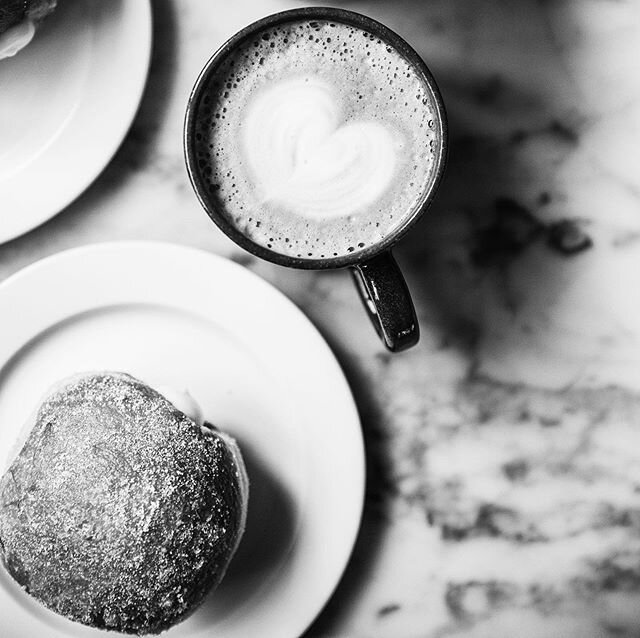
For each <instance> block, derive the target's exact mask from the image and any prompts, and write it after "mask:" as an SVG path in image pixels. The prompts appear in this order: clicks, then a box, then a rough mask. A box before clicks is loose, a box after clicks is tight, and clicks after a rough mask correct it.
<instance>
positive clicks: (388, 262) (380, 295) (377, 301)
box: [351, 250, 420, 352]
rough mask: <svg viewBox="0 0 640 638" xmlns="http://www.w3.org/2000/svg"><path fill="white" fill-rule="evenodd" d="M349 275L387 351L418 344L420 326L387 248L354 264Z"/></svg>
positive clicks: (400, 276)
mask: <svg viewBox="0 0 640 638" xmlns="http://www.w3.org/2000/svg"><path fill="white" fill-rule="evenodd" d="M351 272H352V274H353V278H354V280H355V282H356V286H357V288H358V292H359V293H360V297H361V298H362V302H363V303H364V307H365V309H366V311H367V314H368V315H369V318H370V319H371V322H372V323H373V326H374V328H375V329H376V332H377V333H378V335H379V336H380V338H381V339H382V341H383V342H384V345H385V346H386V347H387V348H388V349H389V350H390V351H391V352H400V351H401V350H406V349H407V348H410V347H411V346H414V345H415V344H416V343H418V339H419V338H420V327H419V326H418V318H417V317H416V311H415V309H414V307H413V302H412V301H411V295H410V294H409V289H408V288H407V284H406V282H405V280H404V277H403V276H402V273H401V272H400V268H399V267H398V264H397V263H396V260H395V259H394V257H393V255H392V254H391V251H390V250H388V251H386V252H384V253H381V254H380V255H376V256H375V257H373V258H371V259H369V260H367V261H364V262H362V263H361V264H356V265H355V266H353V267H352V271H351Z"/></svg>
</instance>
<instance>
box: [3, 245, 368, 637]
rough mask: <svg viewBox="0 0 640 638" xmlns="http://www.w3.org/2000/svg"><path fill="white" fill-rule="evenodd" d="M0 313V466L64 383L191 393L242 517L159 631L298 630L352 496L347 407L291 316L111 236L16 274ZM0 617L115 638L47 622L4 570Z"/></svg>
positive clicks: (258, 283)
mask: <svg viewBox="0 0 640 638" xmlns="http://www.w3.org/2000/svg"><path fill="white" fill-rule="evenodd" d="M0 316H1V317H2V321H3V326H2V332H1V333H0V466H2V467H4V466H5V465H6V463H7V461H8V456H9V451H10V449H11V447H12V446H13V444H14V441H15V439H16V437H17V436H18V433H19V431H20V429H21V427H22V425H23V423H24V422H25V421H26V419H27V418H28V416H29V414H30V413H31V412H32V410H33V409H34V408H35V407H36V406H37V404H38V402H39V400H40V399H41V397H42V395H43V393H45V392H46V390H47V389H48V388H49V387H50V386H51V385H52V384H53V383H55V382H56V381H57V380H59V379H61V378H63V377H66V376H68V375H71V374H74V373H77V372H81V371H88V370H122V371H126V372H129V373H131V374H133V375H135V376H137V377H139V378H141V379H143V380H144V381H146V382H148V383H149V384H151V385H156V386H157V385H160V384H164V385H169V386H173V387H175V388H178V389H179V388H186V389H188V390H189V391H190V392H191V394H193V396H194V397H195V398H196V399H197V400H198V402H199V403H200V404H201V405H202V407H203V410H204V415H205V418H206V419H207V420H210V421H211V422H212V423H214V424H216V425H218V426H220V427H221V428H223V429H226V430H227V431H229V432H230V433H231V434H232V435H233V436H235V437H236V438H237V439H238V442H239V443H240V446H241V448H242V450H243V452H244V454H245V459H246V461H247V467H248V471H249V478H250V480H251V495H250V499H249V516H248V521H247V532H246V534H245V537H244V538H243V540H242V542H241V544H240V548H239V550H238V554H237V555H236V557H235V558H234V560H233V561H232V565H231V567H230V569H229V572H228V574H227V576H226V577H225V580H224V581H223V583H222V585H221V586H220V588H219V589H218V590H217V591H216V592H214V594H213V596H210V598H209V600H207V601H206V602H205V603H204V605H203V606H202V607H201V608H200V609H199V610H198V611H197V612H196V613H195V614H194V615H193V616H191V617H190V618H189V619H187V620H186V621H185V622H184V623H182V624H179V625H177V626H176V627H174V628H173V629H171V630H169V632H168V633H167V634H163V636H164V635H167V636H168V637H170V638H178V637H179V636H203V637H204V636H211V637H212V638H213V637H215V638H247V637H253V636H259V637H260V638H295V637H297V636H299V635H300V634H301V633H302V632H303V631H304V629H305V628H306V627H307V626H308V625H309V624H310V622H311V621H312V620H313V618H314V617H315V616H316V614H317V613H318V612H319V610H320V609H321V607H322V606H323V605H324V603H325V602H326V600H327V599H328V598H329V596H330V595H331V593H332V591H333V589H334V587H335V585H336V584H337V582H338V580H339V578H340V575H341V573H342V571H343V569H344V567H345V565H346V563H347V560H348V558H349V555H350V552H351V549H352V546H353V542H354V540H355V536H356V533H357V529H358V525H359V521H360V515H361V510H362V503H363V495H364V454H363V444H362V437H361V431H360V423H359V419H358V414H357V411H356V408H355V405H354V402H353V398H352V396H351V393H350V390H349V387H348V385H347V383H346V381H345V378H344V376H343V374H342V371H341V369H340V367H339V366H338V364H337V362H336V360H335V358H334V357H333V354H332V353H331V351H330V350H329V348H328V346H327V345H326V343H325V342H324V341H323V339H322V337H321V336H320V334H319V333H318V332H317V331H316V329H315V328H314V327H313V326H312V325H311V323H310V322H309V321H308V319H307V318H306V317H305V316H304V315H303V314H302V312H300V310H298V309H297V308H296V307H295V306H294V305H293V304H292V303H291V302H290V301H289V300H288V299H286V298H285V297H284V296H283V295H282V294H281V293H279V292H278V291H277V290H276V289H274V288H273V287H272V286H270V285H269V284H267V283H266V282H264V281H263V280H262V279H260V278H259V277H257V276H255V275H253V274H252V273H250V272H249V271H248V270H246V269H244V268H242V267H240V266H238V265H236V264H234V263H232V262H230V261H227V260H225V259H222V258H220V257H216V256H213V255H210V254H208V253H205V252H201V251H199V250H194V249H191V248H186V247H180V246H176V245H171V244H156V243H147V242H120V243H110V244H97V245H94V246H87V247H84V248H79V249H75V250H71V251H68V252H64V253H61V254H58V255H55V256H53V257H50V258H48V259H44V260H43V261H40V262H38V263H36V264H34V265H32V266H29V267H28V268H25V269H24V270H22V271H21V272H19V273H18V274H16V275H14V276H13V277H11V278H9V279H8V280H6V281H5V282H4V283H2V284H1V285H0ZM0 619H2V636H3V638H33V637H34V636H47V638H60V637H62V636H92V637H94V638H95V637H99V636H110V635H118V634H106V633H104V632H102V631H99V630H94V629H89V628H87V627H84V626H82V625H79V624H76V623H72V622H70V621H67V620H66V619H64V618H62V617H60V616H57V615H56V614H54V613H52V612H49V611H48V610H46V609H45V608H44V607H43V606H41V605H40V604H39V603H37V602H36V601H35V600H33V599H32V598H31V597H30V596H28V595H27V594H25V593H24V592H23V591H22V590H21V589H20V588H19V587H18V586H17V585H16V584H15V583H14V582H13V581H12V579H11V578H10V577H9V576H8V574H7V573H6V572H5V570H4V569H3V568H2V567H0ZM7 619H11V621H10V624H6V622H7Z"/></svg>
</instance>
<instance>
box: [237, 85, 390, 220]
mask: <svg viewBox="0 0 640 638" xmlns="http://www.w3.org/2000/svg"><path fill="white" fill-rule="evenodd" d="M242 137H243V140H242V141H243V144H242V151H243V155H244V157H245V158H246V162H247V165H248V167H249V170H250V172H251V174H252V175H253V176H254V178H255V184H256V190H257V192H258V197H259V199H261V200H262V201H263V202H265V203H268V202H273V203H274V204H275V205H278V204H280V205H282V206H284V207H285V208H288V209H289V210H290V211H292V212H294V213H297V214H299V215H303V216H308V217H312V218H315V219H317V220H322V219H328V218H334V217H340V216H345V215H352V214H355V213H359V212H361V211H366V210H368V207H369V206H370V205H371V204H373V203H375V202H376V201H377V200H378V199H379V198H380V196H381V195H382V194H383V193H384V192H385V191H386V190H387V189H388V188H389V185H390V183H391V180H392V178H393V175H394V172H395V168H396V163H397V162H396V144H395V140H394V135H393V133H392V131H391V130H389V129H388V128H387V127H386V126H385V125H384V124H381V123H379V122H376V121H355V122H350V123H348V124H341V114H340V96H339V95H335V90H334V89H333V87H332V86H331V85H330V84H328V83H326V82H325V81H323V80H321V79H320V78H317V77H310V78H309V77H299V78H292V79H286V80H282V81H281V82H278V83H275V84H274V85H273V86H271V87H269V88H266V89H265V90H264V91H263V92H261V93H259V94H258V95H257V96H256V98H255V99H254V100H253V101H252V102H251V103H250V104H249V106H248V108H247V114H246V119H245V122H244V127H243V135H242Z"/></svg>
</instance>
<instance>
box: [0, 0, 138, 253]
mask: <svg viewBox="0 0 640 638" xmlns="http://www.w3.org/2000/svg"><path fill="white" fill-rule="evenodd" d="M150 53H151V7H150V3H149V0H109V2H100V1H96V0H73V1H69V0H66V1H63V2H60V3H59V5H58V8H57V9H56V11H55V12H54V13H53V14H52V15H51V16H49V17H48V18H46V19H45V21H44V22H43V23H42V25H41V26H40V28H39V29H38V31H37V32H36V35H35V37H34V39H33V41H32V42H31V43H30V44H29V45H28V46H27V47H25V48H24V49H23V50H22V51H20V52H19V53H18V54H17V55H16V56H15V57H13V58H5V59H4V60H0V140H1V142H0V202H1V206H0V243H1V242H4V241H7V240H9V239H12V238H14V237H17V236H18V235H21V234H23V233H25V232H27V231H28V230H31V229H32V228H34V227H36V226H38V225H39V224H42V223H43V222H45V221H46V220H47V219H49V218H50V217H52V216H53V215H55V214H56V213H58V212H59V211H60V210H62V209H63V208H64V207H65V206H67V205H68V204H69V203H70V202H71V201H73V200H74V199H75V198H76V197H77V196H78V195H79V194H80V193H81V192H82V191H83V190H84V189H85V188H86V187H87V186H88V185H89V184H90V183H91V182H92V181H93V180H94V179H95V178H96V177H97V175H98V174H99V173H100V172H101V171H102V169H103V168H104V167H105V166H106V164H107V162H108V161H109V160H110V159H111V157H112V156H113V154H114V153H115V151H116V149H117V148H118V146H120V143H121V142H122V139H123V138H124V136H125V134H126V132H127V130H128V128H129V126H130V124H131V122H132V120H133V117H134V115H135V112H136V109H137V108H138V104H139V102H140V97H141V96H142V91H143V89H144V84H145V80H146V77H147V71H148V68H149V59H150Z"/></svg>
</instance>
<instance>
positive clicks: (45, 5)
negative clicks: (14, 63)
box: [0, 0, 57, 60]
mask: <svg viewBox="0 0 640 638" xmlns="http://www.w3.org/2000/svg"><path fill="white" fill-rule="evenodd" d="M56 5H57V0H0V60H2V58H8V57H11V56H12V55H15V54H16V53H18V51H20V50H21V49H23V48H24V47H25V46H27V44H29V42H31V40H32V39H33V36H34V34H35V32H36V28H37V26H38V25H39V24H40V22H41V21H42V20H44V18H46V17H47V16H48V15H49V14H50V13H52V12H53V10H54V9H55V8H56Z"/></svg>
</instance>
